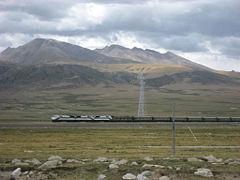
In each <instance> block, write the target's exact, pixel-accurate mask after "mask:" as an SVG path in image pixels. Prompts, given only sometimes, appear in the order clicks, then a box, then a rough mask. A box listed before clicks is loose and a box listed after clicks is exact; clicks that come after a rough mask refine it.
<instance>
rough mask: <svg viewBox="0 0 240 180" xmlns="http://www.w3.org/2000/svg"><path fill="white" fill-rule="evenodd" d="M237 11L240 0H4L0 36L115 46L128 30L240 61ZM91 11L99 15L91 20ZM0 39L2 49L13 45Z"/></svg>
mask: <svg viewBox="0 0 240 180" xmlns="http://www.w3.org/2000/svg"><path fill="white" fill-rule="evenodd" d="M79 3H80V4H79ZM86 3H95V4H97V5H99V6H103V7H104V10H103V11H104V14H103V17H101V16H99V15H98V13H97V11H98V9H99V8H101V7H95V9H93V11H91V12H88V9H87V8H88V7H87V6H85V5H86ZM239 7H240V1H238V0H229V1H227V3H226V1H224V0H212V1H191V0H190V1H187V0H181V1H177V0H175V1H170V0H165V1H145V0H132V1H129V0H98V1H97V0H81V1H77V0H69V1H65V0H51V1H50V0H42V1H37V0H36V1H35V0H32V1H31V0H23V1H17V0H3V1H1V2H0V35H1V37H3V36H4V34H22V35H26V36H28V38H29V37H31V36H33V37H34V36H38V35H39V34H41V35H43V36H44V35H58V36H63V37H65V36H68V37H85V38H86V37H89V38H99V37H101V38H102V39H104V40H106V41H108V42H111V43H112V42H113V43H114V42H117V41H118V40H119V37H118V34H120V33H121V32H124V33H126V34H131V35H132V36H134V37H135V38H136V40H137V41H138V42H141V43H145V44H149V46H153V47H155V48H165V49H168V50H177V51H182V52H206V53H209V51H210V50H209V48H208V47H207V45H206V42H210V44H211V47H212V48H215V49H216V50H217V51H220V52H221V53H222V54H223V55H227V56H229V57H231V58H234V57H235V58H238V59H239V56H240V54H239V52H240V51H239V48H240V40H239V39H240V21H239V19H238V18H239V17H240V11H239ZM74 8H75V11H73V10H74ZM88 13H89V14H88ZM91 13H93V14H94V13H96V14H95V15H94V16H92V17H91V18H89V16H91V15H92V14H91ZM100 13H101V12H100ZM15 37H17V36H15ZM28 38H27V39H28ZM22 39H24V38H22ZM0 41H1V42H0V46H1V47H5V46H9V45H10V43H11V40H9V39H6V38H2V39H1V40H0Z"/></svg>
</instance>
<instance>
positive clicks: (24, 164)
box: [15, 162, 29, 166]
mask: <svg viewBox="0 0 240 180" xmlns="http://www.w3.org/2000/svg"><path fill="white" fill-rule="evenodd" d="M15 165H16V166H29V164H28V163H26V162H16V163H15Z"/></svg>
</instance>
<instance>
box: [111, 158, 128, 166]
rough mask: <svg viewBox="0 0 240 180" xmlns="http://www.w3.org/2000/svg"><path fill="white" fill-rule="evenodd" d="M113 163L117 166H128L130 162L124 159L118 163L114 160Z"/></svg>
mask: <svg viewBox="0 0 240 180" xmlns="http://www.w3.org/2000/svg"><path fill="white" fill-rule="evenodd" d="M112 163H113V164H117V165H123V164H127V163H128V160H126V159H122V160H120V161H117V160H115V159H114V160H113V161H112Z"/></svg>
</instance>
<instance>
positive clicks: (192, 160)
mask: <svg viewBox="0 0 240 180" xmlns="http://www.w3.org/2000/svg"><path fill="white" fill-rule="evenodd" d="M187 161H188V162H202V161H203V160H201V159H198V158H195V157H193V158H187Z"/></svg>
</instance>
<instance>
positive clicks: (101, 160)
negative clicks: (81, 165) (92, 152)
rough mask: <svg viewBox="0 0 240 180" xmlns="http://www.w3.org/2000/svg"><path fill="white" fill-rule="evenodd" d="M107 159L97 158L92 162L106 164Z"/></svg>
mask: <svg viewBox="0 0 240 180" xmlns="http://www.w3.org/2000/svg"><path fill="white" fill-rule="evenodd" d="M107 161H108V159H107V158H105V157H98V158H97V159H95V160H94V162H107Z"/></svg>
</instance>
